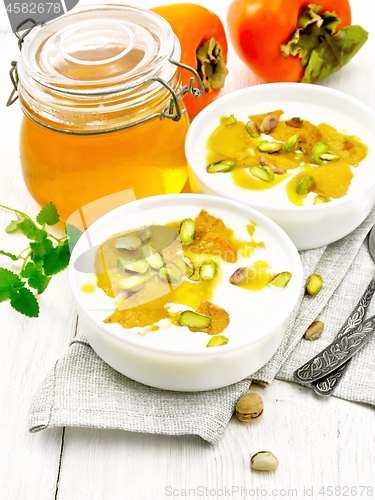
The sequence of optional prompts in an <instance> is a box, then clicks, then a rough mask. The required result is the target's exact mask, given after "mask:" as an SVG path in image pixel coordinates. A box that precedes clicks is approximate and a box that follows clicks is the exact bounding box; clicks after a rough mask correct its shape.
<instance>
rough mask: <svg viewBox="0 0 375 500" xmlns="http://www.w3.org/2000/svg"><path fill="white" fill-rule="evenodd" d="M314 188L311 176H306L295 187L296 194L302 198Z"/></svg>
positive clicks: (313, 180)
mask: <svg viewBox="0 0 375 500" xmlns="http://www.w3.org/2000/svg"><path fill="white" fill-rule="evenodd" d="M314 187H315V179H314V177H313V176H312V175H308V176H306V177H305V178H304V179H302V181H301V182H300V183H299V184H298V185H297V193H298V194H301V195H302V196H304V195H306V194H309V193H310V191H312V190H313V189H314Z"/></svg>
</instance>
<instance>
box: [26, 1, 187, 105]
mask: <svg viewBox="0 0 375 500" xmlns="http://www.w3.org/2000/svg"><path fill="white" fill-rule="evenodd" d="M174 48H175V37H174V34H173V31H172V29H171V27H170V26H169V24H168V23H167V22H166V21H165V20H164V19H163V18H162V17H160V16H159V15H157V14H155V13H154V12H151V11H148V10H144V9H139V8H136V7H129V6H122V5H95V6H86V7H83V8H77V9H74V10H73V11H71V12H70V13H68V14H67V15H65V16H62V17H60V18H58V19H55V20H53V21H51V22H49V23H47V24H46V25H44V26H38V27H37V28H35V29H34V30H33V31H32V32H31V33H30V35H29V36H27V37H26V39H25V42H24V44H23V47H22V53H21V59H20V63H19V65H20V66H21V67H22V69H21V76H22V73H24V74H25V76H27V79H33V80H34V82H37V83H38V84H39V85H42V86H44V87H47V88H49V89H53V90H56V91H61V92H63V93H66V94H75V95H86V96H89V95H100V94H112V93H115V92H121V91H124V90H126V89H130V88H135V87H136V86H138V85H140V84H142V82H145V81H147V80H149V79H150V78H152V77H160V78H163V80H164V81H167V82H168V81H170V80H171V78H172V77H173V75H174V73H175V71H176V68H175V66H173V65H171V64H169V63H168V58H169V57H171V56H172V54H173V52H174ZM174 57H175V58H176V59H177V58H179V54H174Z"/></svg>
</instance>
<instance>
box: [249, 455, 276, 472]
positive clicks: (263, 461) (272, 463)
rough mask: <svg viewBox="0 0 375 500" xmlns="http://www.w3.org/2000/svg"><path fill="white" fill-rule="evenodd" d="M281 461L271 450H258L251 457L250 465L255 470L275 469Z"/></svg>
mask: <svg viewBox="0 0 375 500" xmlns="http://www.w3.org/2000/svg"><path fill="white" fill-rule="evenodd" d="M278 466H279V461H278V459H277V458H276V457H275V455H274V454H273V453H271V452H270V451H258V453H255V455H253V456H252V457H251V459H250V467H251V468H252V469H255V470H275V469H277V467H278Z"/></svg>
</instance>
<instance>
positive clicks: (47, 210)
mask: <svg viewBox="0 0 375 500" xmlns="http://www.w3.org/2000/svg"><path fill="white" fill-rule="evenodd" d="M59 220H60V216H59V214H58V212H57V208H56V207H55V205H54V204H53V203H52V202H50V203H46V204H45V205H44V207H43V208H42V210H41V211H40V212H39V213H38V215H37V216H36V221H37V223H38V224H40V225H41V226H43V225H44V224H47V226H54V225H55V224H57V223H58V222H59Z"/></svg>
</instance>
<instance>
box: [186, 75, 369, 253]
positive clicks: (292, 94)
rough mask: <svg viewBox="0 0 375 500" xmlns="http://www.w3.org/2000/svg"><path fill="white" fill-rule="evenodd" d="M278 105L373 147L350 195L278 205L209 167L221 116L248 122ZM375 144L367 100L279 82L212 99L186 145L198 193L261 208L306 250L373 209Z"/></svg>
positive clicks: (348, 227)
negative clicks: (315, 202) (210, 148)
mask: <svg viewBox="0 0 375 500" xmlns="http://www.w3.org/2000/svg"><path fill="white" fill-rule="evenodd" d="M276 109H282V110H283V111H284V113H285V115H283V117H282V119H287V118H290V117H292V116H299V117H301V118H302V119H306V120H309V121H311V122H312V123H314V124H316V125H317V124H318V123H321V122H325V123H328V124H329V125H331V126H333V127H335V128H337V129H338V130H339V131H343V129H344V130H345V132H344V133H347V134H348V135H356V136H358V137H359V138H360V139H361V140H362V141H363V142H364V143H365V144H366V145H367V146H368V147H369V152H368V155H367V157H366V158H365V160H364V161H363V162H361V163H360V166H359V167H357V169H353V171H355V177H354V179H353V180H352V185H351V186H350V188H349V191H348V194H347V195H346V196H344V197H343V198H340V199H336V200H332V201H331V202H330V203H326V204H321V205H312V206H304V207H297V206H292V205H291V204H290V206H282V205H281V206H277V202H276V205H275V204H273V205H272V204H271V203H269V201H267V202H259V196H258V195H256V194H255V192H254V191H250V190H247V189H243V188H240V187H238V186H235V185H234V184H233V181H232V179H231V176H230V174H208V173H207V172H206V166H207V160H206V157H207V139H208V137H209V136H210V134H211V133H212V132H213V131H214V130H215V129H216V127H217V126H218V125H219V120H220V117H221V116H223V115H226V116H229V115H231V114H232V113H234V115H235V116H236V118H238V119H240V120H243V121H246V119H247V116H249V115H255V114H261V113H266V112H271V111H274V110H276ZM374 143H375V113H374V112H373V111H372V110H371V109H370V108H368V107H367V106H366V105H365V104H363V103H362V102H360V101H358V100H357V99H355V98H353V97H351V96H349V95H347V94H344V93H342V92H339V91H337V90H333V89H330V88H327V87H322V86H319V85H308V84H301V83H275V84H267V85H258V86H255V87H250V88H247V89H243V90H238V91H236V92H233V93H231V94H228V95H226V96H225V97H222V98H220V99H218V100H217V101H215V102H213V103H212V104H210V105H209V106H208V107H207V108H205V109H204V110H203V111H202V112H201V113H199V115H198V116H197V117H196V118H195V120H194V121H193V123H192V125H191V126H190V129H189V131H188V134H187V138H186V146H185V150H186V157H187V160H188V163H189V167H190V172H189V177H190V184H191V187H192V190H193V192H195V193H204V194H211V195H216V196H222V197H226V198H230V199H232V200H235V201H239V202H242V203H245V204H247V205H249V206H251V207H253V208H255V209H256V210H259V211H260V212H262V213H263V214H265V215H267V216H268V217H270V218H271V219H272V220H274V221H275V222H276V223H277V224H279V226H280V227H282V228H283V229H284V230H285V231H286V233H287V234H288V235H289V236H290V238H291V239H292V241H293V242H294V244H295V245H296V247H297V249H298V250H306V249H310V248H315V247H319V246H322V245H327V244H329V243H332V242H334V241H336V240H338V239H340V238H342V237H344V236H346V235H347V234H349V233H350V232H351V231H353V230H354V229H355V228H356V227H357V226H359V224H361V222H362V221H363V220H364V219H365V218H366V216H367V215H368V214H369V212H370V210H371V208H372V206H373V205H374V202H375V168H374V166H375V165H374V164H375V152H374V147H373V144H374ZM279 186H281V185H279ZM273 189H274V188H272V189H271V190H270V191H272V190H273ZM254 198H256V200H257V201H255V200H254Z"/></svg>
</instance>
